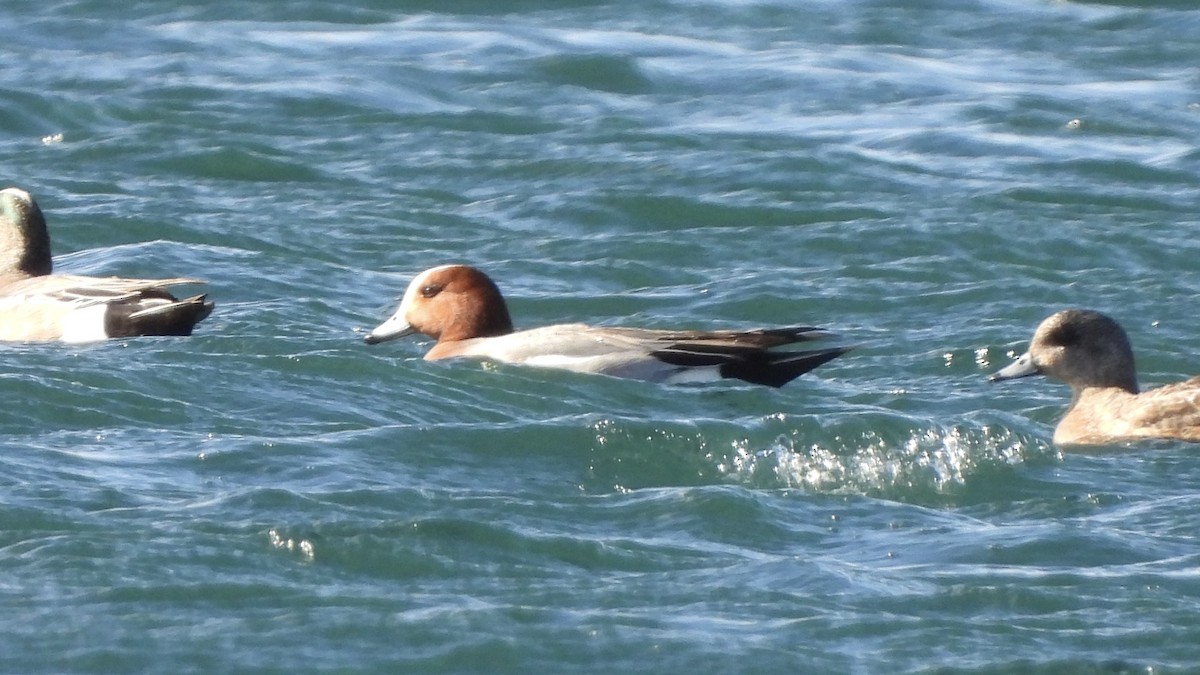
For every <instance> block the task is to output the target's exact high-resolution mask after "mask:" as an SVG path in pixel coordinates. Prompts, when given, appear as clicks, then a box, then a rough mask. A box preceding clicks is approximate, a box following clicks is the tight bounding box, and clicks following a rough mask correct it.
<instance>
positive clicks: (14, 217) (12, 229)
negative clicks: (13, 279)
mask: <svg viewBox="0 0 1200 675" xmlns="http://www.w3.org/2000/svg"><path fill="white" fill-rule="evenodd" d="M52 268H53V263H52V262H51V261H50V233H49V232H48V231H46V218H45V217H44V216H43V215H42V210H41V209H40V208H38V205H37V202H35V201H34V200H33V197H31V196H30V195H29V193H28V192H26V191H24V190H22V189H20V188H15V187H10V188H5V189H3V190H0V275H6V274H14V273H16V274H21V275H24V276H42V275H44V274H49V273H50V271H51V269H52Z"/></svg>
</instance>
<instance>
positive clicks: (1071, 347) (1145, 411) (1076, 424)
mask: <svg viewBox="0 0 1200 675" xmlns="http://www.w3.org/2000/svg"><path fill="white" fill-rule="evenodd" d="M1039 374H1041V375H1047V376H1049V377H1053V378H1055V379H1058V380H1062V381H1063V382H1066V383H1067V384H1068V385H1070V386H1071V392H1072V399H1071V405H1070V407H1069V408H1067V414H1066V415H1065V416H1064V417H1063V418H1062V421H1060V422H1059V423H1058V427H1057V428H1056V429H1055V430H1054V442H1055V443H1058V444H1061V445H1099V444H1108V443H1114V442H1119V441H1122V440H1130V439H1135V438H1168V439H1179V440H1185V441H1200V377H1193V378H1191V379H1190V380H1186V381H1184V382H1179V383H1176V384H1171V385H1167V386H1164V387H1159V388H1157V389H1151V390H1149V391H1145V392H1141V393H1139V392H1138V384H1137V372H1136V370H1135V369H1134V362H1133V348H1132V347H1130V344H1129V338H1128V337H1127V336H1126V335H1125V331H1124V330H1123V329H1122V328H1121V326H1120V324H1118V323H1117V322H1116V321H1114V320H1113V319H1111V318H1109V317H1107V316H1105V315H1103V314H1101V313H1099V312H1093V311H1091V310H1085V309H1068V310H1064V311H1061V312H1058V313H1056V314H1053V315H1051V316H1050V317H1049V318H1047V319H1046V320H1045V321H1042V323H1041V325H1039V326H1038V327H1037V330H1036V331H1035V332H1034V334H1033V340H1032V341H1031V342H1030V343H1029V350H1028V351H1027V352H1026V353H1025V354H1024V355H1022V356H1021V357H1020V358H1018V359H1017V360H1016V361H1014V362H1013V363H1012V364H1010V365H1009V366H1007V367H1006V368H1003V369H1001V370H999V371H997V372H996V373H995V374H993V375H992V376H991V378H990V379H991V380H993V381H997V380H1011V379H1015V378H1018V377H1026V376H1029V375H1039Z"/></svg>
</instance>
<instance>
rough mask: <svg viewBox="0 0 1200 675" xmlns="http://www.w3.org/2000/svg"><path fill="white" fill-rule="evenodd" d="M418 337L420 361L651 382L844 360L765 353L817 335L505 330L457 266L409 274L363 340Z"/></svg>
mask: <svg viewBox="0 0 1200 675" xmlns="http://www.w3.org/2000/svg"><path fill="white" fill-rule="evenodd" d="M414 333H423V334H425V335H428V336H429V337H431V338H433V339H435V340H437V344H435V345H434V346H433V348H432V349H430V350H429V352H428V353H427V354H426V355H425V358H426V359H430V360H434V359H446V358H453V357H475V358H482V359H490V360H493V361H500V362H504V363H519V364H525V365H531V366H543V367H549V368H562V369H566V370H573V371H577V372H585V373H601V374H604V375H612V376H615V377H627V378H632V379H637V380H649V381H652V382H668V383H680V382H701V381H712V380H717V379H721V378H736V379H739V380H745V381H746V382H752V383H754V384H764V385H767V386H771V387H781V386H783V385H785V384H787V383H788V382H790V381H792V380H794V379H795V378H797V377H799V376H800V375H803V374H804V373H807V372H808V371H810V370H812V369H813V368H816V367H817V366H819V365H821V364H823V363H825V362H827V361H830V360H832V359H834V358H837V357H838V356H840V355H842V354H844V353H846V352H847V351H849V349H850V348H849V347H832V348H824V349H817V350H806V351H774V348H775V347H781V346H784V345H789V344H793V343H796V342H808V341H812V340H819V339H822V338H826V337H829V334H828V333H826V332H825V331H823V330H821V329H819V328H812V327H808V326H804V327H791V328H770V329H763V330H747V331H671V330H649V329H644V328H609V327H593V326H587V325H584V324H559V325H554V326H545V327H543V328H533V329H530V330H523V331H516V332H514V331H513V326H512V319H510V318H509V314H508V307H507V305H506V304H505V302H504V297H503V296H502V295H501V294H500V289H499V288H497V287H496V284H495V283H494V282H493V281H492V280H491V279H490V278H488V276H487V275H486V274H484V273H483V272H481V271H479V270H477V269H475V268H474V267H468V266H466V265H443V266H441V267H434V268H433V269H429V270H425V271H424V272H422V273H421V274H419V275H417V277H416V278H415V279H413V280H412V283H410V284H409V285H408V290H406V291H405V292H404V298H403V299H402V300H401V301H400V307H399V309H397V310H396V313H395V314H393V315H392V317H391V318H389V319H388V320H387V321H384V322H383V323H382V324H380V325H379V327H377V328H376V329H375V330H372V331H371V332H370V333H369V334H368V335H367V337H366V342H367V344H372V345H373V344H378V343H380V342H386V341H387V340H393V339H395V338H398V337H403V336H405V335H412V334H414Z"/></svg>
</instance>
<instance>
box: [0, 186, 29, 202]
mask: <svg viewBox="0 0 1200 675" xmlns="http://www.w3.org/2000/svg"><path fill="white" fill-rule="evenodd" d="M0 194H6V195H13V196H14V197H16V198H17V199H20V200H22V201H26V202H31V201H33V197H32V196H30V194H29V193H28V192H26V191H24V190H22V189H21V188H15V187H10V188H4V189H3V190H0Z"/></svg>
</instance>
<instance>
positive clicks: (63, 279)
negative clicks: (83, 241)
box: [0, 188, 213, 342]
mask: <svg viewBox="0 0 1200 675" xmlns="http://www.w3.org/2000/svg"><path fill="white" fill-rule="evenodd" d="M51 272H52V262H51V260H50V233H49V232H48V231H47V230H46V219H45V217H44V216H43V215H42V210H41V209H40V208H38V205H37V202H35V201H34V200H33V197H31V196H30V195H29V193H28V192H25V191H24V190H21V189H18V188H6V189H4V190H0V340H9V341H53V340H59V341H63V342H90V341H95V340H103V339H106V338H116V337H132V336H135V335H190V334H191V333H192V328H193V327H194V326H195V325H196V323H198V322H199V321H201V320H202V319H204V317H206V316H208V315H209V313H210V312H211V311H212V308H213V303H211V302H209V301H208V300H206V299H205V296H203V295H197V296H194V297H191V298H186V299H184V300H179V299H177V298H176V297H175V296H173V295H171V294H170V293H168V292H167V291H166V288H167V287H170V286H176V285H180V284H200V283H203V282H201V281H197V280H195V279H183V278H174V279H121V278H117V277H107V278H105V277H86V276H77V275H70V274H52V273H51Z"/></svg>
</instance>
